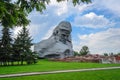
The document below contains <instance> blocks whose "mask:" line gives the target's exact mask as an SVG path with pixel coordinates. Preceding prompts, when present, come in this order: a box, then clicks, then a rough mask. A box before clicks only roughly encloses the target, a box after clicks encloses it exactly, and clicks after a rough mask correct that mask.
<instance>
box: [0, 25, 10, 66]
mask: <svg viewBox="0 0 120 80" xmlns="http://www.w3.org/2000/svg"><path fill="white" fill-rule="evenodd" d="M2 34H3V35H2V39H1V56H2V57H1V60H2V62H3V65H8V64H9V61H10V55H11V54H12V38H11V36H10V35H11V33H10V30H9V28H8V27H4V28H3V30H2ZM7 63H8V64H7Z"/></svg>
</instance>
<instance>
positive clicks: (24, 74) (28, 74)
mask: <svg viewBox="0 0 120 80" xmlns="http://www.w3.org/2000/svg"><path fill="white" fill-rule="evenodd" d="M108 69H120V67H106V68H89V69H75V70H59V71H48V72H31V73H17V74H6V75H0V78H5V77H19V76H30V75H41V74H54V73H66V72H82V71H95V70H108Z"/></svg>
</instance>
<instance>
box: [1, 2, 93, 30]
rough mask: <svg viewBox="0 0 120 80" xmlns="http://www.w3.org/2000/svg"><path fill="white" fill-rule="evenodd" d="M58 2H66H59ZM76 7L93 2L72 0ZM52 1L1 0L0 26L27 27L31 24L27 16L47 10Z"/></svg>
mask: <svg viewBox="0 0 120 80" xmlns="http://www.w3.org/2000/svg"><path fill="white" fill-rule="evenodd" d="M57 1H58V2H61V1H64V0H57ZM72 2H73V4H74V6H75V5H77V4H80V3H81V2H83V3H89V2H91V0H72ZM48 3H50V0H15V2H12V0H0V24H1V25H2V26H3V27H6V26H7V27H10V28H11V27H14V26H26V25H28V24H29V22H30V21H29V20H28V19H27V16H28V14H29V13H30V12H32V11H33V10H36V11H39V12H40V13H41V12H42V11H43V10H45V9H46V5H47V4H48Z"/></svg>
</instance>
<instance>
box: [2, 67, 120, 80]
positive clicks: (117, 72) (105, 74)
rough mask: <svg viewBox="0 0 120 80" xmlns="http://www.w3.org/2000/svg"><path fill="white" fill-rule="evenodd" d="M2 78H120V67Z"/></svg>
mask: <svg viewBox="0 0 120 80" xmlns="http://www.w3.org/2000/svg"><path fill="white" fill-rule="evenodd" d="M0 80H120V69H114V70H101V71H87V72H71V73H58V74H46V75H34V76H23V77H13V78H0Z"/></svg>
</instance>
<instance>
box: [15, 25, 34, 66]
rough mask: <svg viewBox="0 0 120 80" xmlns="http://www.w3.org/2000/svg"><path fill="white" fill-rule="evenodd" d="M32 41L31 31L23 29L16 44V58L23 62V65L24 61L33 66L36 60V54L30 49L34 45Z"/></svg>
mask: <svg viewBox="0 0 120 80" xmlns="http://www.w3.org/2000/svg"><path fill="white" fill-rule="evenodd" d="M31 41H32V39H31V37H30V36H29V30H27V28H26V27H23V28H22V30H21V31H20V32H19V33H18V36H17V38H16V39H15V42H14V51H15V53H16V54H15V56H16V57H18V59H20V60H21V64H23V61H26V62H27V64H32V63H33V62H34V59H35V58H36V57H35V56H34V55H35V54H34V53H33V52H32V51H31V49H30V47H31V46H32V45H33V44H32V43H31Z"/></svg>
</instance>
